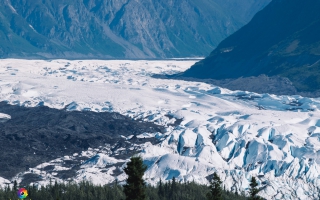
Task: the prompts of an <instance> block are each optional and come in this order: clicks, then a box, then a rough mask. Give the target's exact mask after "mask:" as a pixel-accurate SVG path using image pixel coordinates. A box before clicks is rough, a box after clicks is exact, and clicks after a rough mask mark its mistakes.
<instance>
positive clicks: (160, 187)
mask: <svg viewBox="0 0 320 200" xmlns="http://www.w3.org/2000/svg"><path fill="white" fill-rule="evenodd" d="M158 196H159V197H160V199H162V198H163V197H164V189H163V185H162V181H161V178H160V182H159V189H158Z"/></svg>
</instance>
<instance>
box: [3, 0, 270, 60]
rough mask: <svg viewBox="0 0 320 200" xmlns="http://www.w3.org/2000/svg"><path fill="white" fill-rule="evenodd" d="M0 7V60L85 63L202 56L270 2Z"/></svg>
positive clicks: (91, 1) (48, 1)
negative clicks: (92, 59) (17, 58)
mask: <svg viewBox="0 0 320 200" xmlns="http://www.w3.org/2000/svg"><path fill="white" fill-rule="evenodd" d="M0 2H1V3H2V5H4V6H3V7H2V8H0V24H1V26H0V37H1V39H2V43H1V45H0V57H2V58H7V57H20V58H26V57H31V58H32V57H37V58H49V59H50V58H68V59H73V58H81V59H83V58H168V57H198V56H203V55H206V54H208V53H209V52H210V51H211V50H212V49H214V47H215V46H216V45H217V44H218V43H219V42H220V41H221V40H222V39H223V38H225V37H226V36H227V35H230V34H231V33H233V32H234V31H236V30H237V29H238V28H240V27H241V26H242V25H244V24H245V23H247V22H248V21H249V20H250V19H251V17H252V16H253V14H254V13H255V12H257V11H258V10H260V9H261V8H262V7H264V6H265V5H266V4H267V3H269V2H270V0H263V1H261V2H262V3H258V4H257V3H256V1H254V0H246V1H245V2H242V5H243V6H241V7H240V8H236V9H235V8H232V12H231V11H229V9H231V7H232V3H231V2H229V3H228V4H225V3H223V2H222V1H220V0H200V1H197V3H195V2H193V1H190V0H181V1H177V0H172V1H169V2H167V3H165V2H161V1H157V0H152V1H151V0H150V1H145V2H139V1H131V0H130V1H129V0H117V1H116V0H112V1H107V0H83V1H77V2H73V1H68V0H62V1H59V2H54V1H52V0H44V1H40V0H34V1H26V0H18V1H12V0H1V1H0Z"/></svg>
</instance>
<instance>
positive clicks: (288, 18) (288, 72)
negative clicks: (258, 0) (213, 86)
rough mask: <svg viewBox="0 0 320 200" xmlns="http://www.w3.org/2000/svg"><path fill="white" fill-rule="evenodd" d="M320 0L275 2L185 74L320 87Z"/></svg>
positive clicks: (304, 88) (302, 88)
mask: <svg viewBox="0 0 320 200" xmlns="http://www.w3.org/2000/svg"><path fill="white" fill-rule="evenodd" d="M319 9H320V1H318V0H308V1H302V0H274V1H272V3H270V4H269V5H268V6H267V7H266V8H264V9H263V10H262V11H260V12H259V13H257V14H256V15H255V17H254V18H253V19H252V21H251V22H250V23H249V24H247V25H246V26H244V27H243V28H241V29H240V30H239V31H237V32H236V33H234V34H233V35H231V36H230V37H228V38H227V39H225V40H224V41H222V42H221V43H220V44H219V46H218V47H217V48H216V49H215V50H214V51H213V52H212V53H211V54H210V55H209V56H208V57H207V58H206V59H204V60H202V61H200V62H199V63H197V64H195V65H194V66H193V67H192V68H191V69H189V70H188V71H186V72H185V73H184V74H183V75H182V76H185V77H196V78H212V79H227V78H239V77H249V76H258V75H261V74H266V75H268V76H275V75H279V76H281V77H286V78H289V79H290V81H291V82H292V83H293V85H294V86H295V87H296V88H297V90H298V91H315V90H319V89H320V71H319V67H320V62H319V61H320V13H319V12H318V10H319Z"/></svg>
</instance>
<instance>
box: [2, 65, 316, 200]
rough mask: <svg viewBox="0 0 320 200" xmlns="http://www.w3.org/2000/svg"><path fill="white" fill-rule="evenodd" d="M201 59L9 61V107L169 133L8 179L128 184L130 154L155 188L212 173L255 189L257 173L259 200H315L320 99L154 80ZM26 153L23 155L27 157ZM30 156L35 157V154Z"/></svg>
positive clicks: (125, 138)
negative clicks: (261, 199)
mask: <svg viewBox="0 0 320 200" xmlns="http://www.w3.org/2000/svg"><path fill="white" fill-rule="evenodd" d="M195 62H196V61H195V60H179V61H175V60H167V61H157V60H153V61H145V60H143V61H137V60H126V61H121V60H114V61H112V60H105V61H101V60H83V61H80V60H73V61H69V60H47V61H33V60H11V59H6V60H1V62H0V79H1V81H0V99H1V100H3V101H6V102H7V103H9V104H12V105H16V106H23V107H28V108H30V109H31V108H32V109H39V108H41V106H49V107H51V108H56V109H63V110H65V111H66V112H71V113H72V112H75V111H83V112H75V113H79V114H84V115H86V117H88V116H89V115H91V114H92V113H91V112H99V113H100V114H107V113H104V112H110V113H111V114H110V117H111V119H112V120H115V119H119V118H124V116H126V117H128V119H129V121H126V122H132V119H135V120H139V121H140V122H137V123H138V124H142V122H153V123H156V124H158V125H163V126H165V131H164V132H159V131H155V128H153V129H147V130H145V131H143V132H141V133H140V132H139V134H137V132H135V133H134V132H129V133H128V134H122V135H118V138H119V140H118V141H120V142H121V144H123V145H125V146H123V145H122V146H121V145H120V143H112V144H109V145H104V144H100V143H99V144H98V145H97V146H95V147H90V148H88V149H84V150H82V149H81V152H77V153H75V154H71V155H65V156H63V157H61V158H57V159H54V160H51V161H48V162H46V163H41V164H39V165H37V166H30V168H29V170H25V171H24V169H23V171H21V172H20V173H18V174H16V175H14V177H12V178H11V179H10V178H7V179H10V180H8V181H13V180H17V181H18V183H21V182H22V183H25V182H26V181H27V180H26V178H27V177H30V176H31V174H33V175H32V176H34V177H37V182H36V183H35V184H44V185H45V184H49V181H50V178H51V179H52V180H57V181H61V182H62V181H66V179H65V178H64V177H65V175H66V174H68V175H69V177H68V178H71V179H72V180H74V181H76V182H80V181H83V180H89V181H92V182H93V183H94V184H108V183H112V182H113V181H115V180H118V182H120V183H123V181H124V180H125V178H126V176H125V174H124V172H123V167H124V166H125V165H126V162H127V161H128V160H129V157H130V156H131V155H132V154H126V153H125V152H126V151H129V150H130V151H131V152H132V153H138V152H139V155H141V156H142V157H143V160H144V163H145V164H146V165H147V166H148V169H147V171H146V173H145V176H144V179H145V180H146V181H147V182H148V183H149V184H157V183H158V181H159V179H160V178H161V179H162V180H163V181H169V180H170V179H172V178H173V177H175V178H176V180H177V181H196V182H198V183H202V184H208V183H209V182H208V178H210V175H212V174H213V173H214V172H217V173H218V174H219V176H220V177H221V179H222V180H223V182H224V184H225V187H226V189H228V190H231V191H233V192H235V191H237V192H241V191H245V192H247V191H248V188H249V184H250V179H251V177H252V176H255V177H256V178H257V181H258V184H259V188H260V189H261V191H260V193H259V195H261V196H263V197H265V198H266V199H272V200H275V199H291V200H297V199H301V200H304V199H316V198H317V197H318V194H319V190H318V188H320V179H319V172H320V159H319V158H320V147H319V143H320V142H319V141H320V129H319V119H320V113H319V110H320V100H319V99H317V98H306V97H302V96H298V95H294V96H286V95H280V96H278V95H273V94H258V93H253V92H247V91H230V90H228V89H224V88H220V87H217V86H214V85H210V84H206V83H201V82H192V81H190V82H187V81H181V80H163V79H155V78H152V77H151V75H152V74H155V73H157V74H170V73H171V72H172V71H173V70H174V71H179V72H181V71H184V70H185V69H187V68H188V67H189V66H191V65H192V64H194V63H195ZM71 76H72V78H70V77H71ZM2 104H4V103H2ZM19 108H20V107H19ZM23 109H26V108H23ZM48 109H49V108H48ZM90 111H91V112H90ZM1 112H2V113H4V114H6V115H2V116H5V117H6V118H9V116H7V114H10V116H11V119H9V120H8V121H7V122H3V123H8V122H10V120H15V119H14V118H15V117H14V116H15V115H14V114H16V113H6V112H4V111H1ZM113 112H117V113H120V114H122V115H119V114H115V113H113ZM89 113H90V114H89ZM36 116H37V117H38V118H36V119H39V118H40V119H42V116H40V115H36ZM84 117H85V116H83V117H81V119H83V118H84ZM0 119H1V118H0ZM19 119H21V118H19ZM22 119H23V120H24V121H25V119H24V118H22ZM59 119H60V118H59ZM90 119H93V121H92V122H91V121H90V123H96V122H102V124H103V123H104V122H105V121H103V120H105V119H106V117H102V121H100V120H99V119H98V118H96V117H95V118H93V117H91V118H90ZM100 119H101V118H100ZM28 120H31V118H28ZM3 123H0V125H2V124H3ZM70 123H71V122H70ZM45 124H46V123H45ZM147 124H149V125H148V126H147V127H149V126H154V124H151V123H147ZM119 126H121V127H122V124H121V125H119ZM11 127H12V126H10V130H11ZM69 127H70V128H71V129H73V128H72V126H71V125H70V126H66V128H65V129H68V128H69ZM107 127H108V128H112V126H110V127H109V126H107ZM107 127H106V128H107ZM133 127H137V125H134V126H133ZM58 128H61V126H60V127H58ZM113 128H114V127H113ZM151 128H152V127H151ZM1 130H2V129H1ZM1 130H0V131H1ZM28 130H29V129H28ZM57 130H59V129H57ZM84 130H85V129H84ZM129 130H132V128H129ZM149 130H153V131H149ZM95 131H96V129H93V130H92V132H95ZM113 132H114V131H113ZM103 133H104V134H103V135H105V129H103ZM79 134H80V133H78V134H77V135H79ZM87 134H90V133H85V135H86V136H87ZM3 135H5V134H3ZM17 136H19V137H22V136H23V135H17ZM62 137H63V136H62ZM10 138H11V139H12V141H15V140H14V139H15V135H12V137H11V136H10V137H9V138H7V139H8V140H10ZM154 138H156V141H157V142H154V140H153V139H154ZM39 140H41V137H39ZM141 141H145V142H141ZM152 142H153V143H152ZM91 145H93V144H91ZM127 145H128V146H127ZM28 148H29V147H26V148H24V149H23V150H24V152H23V153H24V154H25V153H26V149H28ZM62 148H63V147H62ZM29 150H30V152H31V153H32V154H33V153H34V151H33V149H32V148H29ZM121 152H122V153H121ZM17 155H19V154H17ZM38 157H39V156H38ZM70 163H71V164H70ZM73 163H76V165H73ZM71 172H72V173H71ZM39 177H41V178H39ZM1 181H2V182H6V180H2V179H0V183H1ZM29 181H30V180H29Z"/></svg>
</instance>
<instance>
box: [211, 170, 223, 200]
mask: <svg viewBox="0 0 320 200" xmlns="http://www.w3.org/2000/svg"><path fill="white" fill-rule="evenodd" d="M221 184H222V181H221V180H220V177H219V176H218V174H217V173H216V172H215V173H214V174H213V178H212V180H211V182H210V186H209V189H210V192H209V193H208V194H207V199H208V200H222V188H221ZM224 191H225V189H224Z"/></svg>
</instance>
